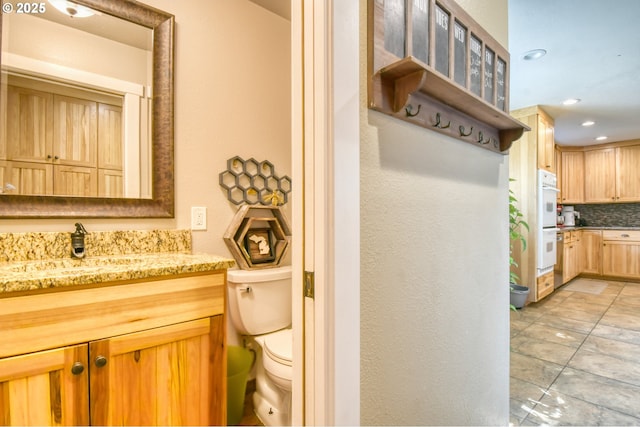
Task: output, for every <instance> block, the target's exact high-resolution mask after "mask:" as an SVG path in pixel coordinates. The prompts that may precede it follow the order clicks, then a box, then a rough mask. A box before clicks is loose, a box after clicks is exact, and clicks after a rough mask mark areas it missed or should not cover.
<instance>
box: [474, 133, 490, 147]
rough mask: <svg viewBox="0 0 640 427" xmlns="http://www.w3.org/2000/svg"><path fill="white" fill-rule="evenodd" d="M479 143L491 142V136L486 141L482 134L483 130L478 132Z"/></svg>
mask: <svg viewBox="0 0 640 427" xmlns="http://www.w3.org/2000/svg"><path fill="white" fill-rule="evenodd" d="M477 142H478V144H483V145H484V144H488V143H489V142H491V138H489V139H487V140H486V141H485V139H484V135H483V134H482V131H480V132H478V141H477Z"/></svg>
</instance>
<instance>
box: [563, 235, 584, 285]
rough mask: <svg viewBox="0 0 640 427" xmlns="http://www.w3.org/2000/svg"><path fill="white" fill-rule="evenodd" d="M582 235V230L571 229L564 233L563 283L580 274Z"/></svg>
mask: <svg viewBox="0 0 640 427" xmlns="http://www.w3.org/2000/svg"><path fill="white" fill-rule="evenodd" d="M581 236H582V231H579V230H576V231H569V232H565V233H564V245H563V248H562V251H563V253H562V263H563V265H562V283H563V284H564V283H567V282H568V281H569V280H571V279H573V278H574V277H576V276H577V275H578V274H580V268H581V249H580V247H581V240H582V239H581Z"/></svg>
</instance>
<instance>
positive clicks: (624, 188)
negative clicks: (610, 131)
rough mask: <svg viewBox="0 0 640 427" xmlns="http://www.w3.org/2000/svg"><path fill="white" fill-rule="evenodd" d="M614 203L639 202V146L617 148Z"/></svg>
mask: <svg viewBox="0 0 640 427" xmlns="http://www.w3.org/2000/svg"><path fill="white" fill-rule="evenodd" d="M617 150H618V156H617V166H618V168H617V190H618V191H617V195H616V201H619V202H637V201H640V167H638V165H640V145H632V146H629V147H618V148H617Z"/></svg>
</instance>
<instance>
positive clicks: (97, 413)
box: [0, 272, 226, 426]
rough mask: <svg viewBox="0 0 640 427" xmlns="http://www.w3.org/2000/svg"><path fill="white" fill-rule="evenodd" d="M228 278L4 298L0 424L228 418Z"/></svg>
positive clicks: (220, 421)
mask: <svg viewBox="0 0 640 427" xmlns="http://www.w3.org/2000/svg"><path fill="white" fill-rule="evenodd" d="M224 283H225V274H224V272H215V273H214V274H207V275H201V276H192V277H176V278H173V279H167V280H157V281H154V280H151V281H148V282H139V283H133V284H130V285H116V286H105V287H101V288H90V289H82V290H77V291H75V290H71V291H67V292H54V293H49V294H37V295H28V296H17V297H9V298H0V324H2V325H3V333H2V334H0V425H21V426H27V425H40V426H44V425H149V426H151V425H225V424H226V327H225V324H226V322H225V318H224V316H225V315H224ZM83 337H84V339H83ZM56 346H59V347H58V348H56Z"/></svg>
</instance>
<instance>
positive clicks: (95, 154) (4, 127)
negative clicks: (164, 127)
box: [0, 0, 153, 199]
mask: <svg viewBox="0 0 640 427" xmlns="http://www.w3.org/2000/svg"><path fill="white" fill-rule="evenodd" d="M42 5H44V7H41V8H40V11H39V13H16V11H13V12H14V13H4V14H3V16H2V56H1V61H2V67H1V71H2V74H1V85H0V89H1V90H0V112H1V114H0V183H1V184H2V185H1V188H0V193H2V195H26V196H62V197H104V198H132V199H149V198H152V169H153V167H152V159H153V153H152V151H153V150H152V146H153V144H152V138H151V136H152V128H151V125H152V113H153V112H152V96H153V30H152V29H150V28H146V27H144V26H142V25H138V24H134V23H132V22H128V21H125V20H123V19H120V18H117V17H115V16H111V15H110V14H107V13H103V12H100V11H99V10H96V9H91V8H89V7H85V6H81V5H77V4H75V3H70V2H66V1H61V2H60V1H55V0H50V1H49V2H45V3H42ZM5 12H6V11H5ZM0 197H1V196H0Z"/></svg>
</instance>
